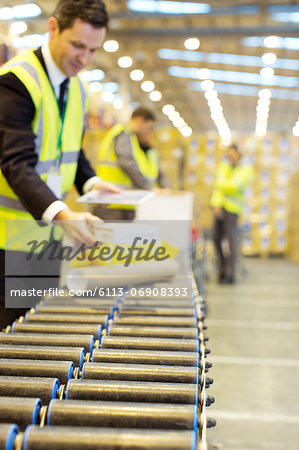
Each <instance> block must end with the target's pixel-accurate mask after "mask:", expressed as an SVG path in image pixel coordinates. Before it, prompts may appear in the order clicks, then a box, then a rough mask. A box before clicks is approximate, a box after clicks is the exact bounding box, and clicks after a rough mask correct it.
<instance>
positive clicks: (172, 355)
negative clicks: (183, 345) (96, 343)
mask: <svg viewBox="0 0 299 450" xmlns="http://www.w3.org/2000/svg"><path fill="white" fill-rule="evenodd" d="M92 361H93V362H109V363H112V362H115V363H127V364H152V365H153V364H154V365H156V364H157V365H165V366H191V367H198V366H199V353H196V352H167V351H157V350H126V349H124V350H123V349H94V351H93V354H92Z"/></svg>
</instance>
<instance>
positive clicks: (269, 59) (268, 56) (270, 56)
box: [262, 53, 277, 65]
mask: <svg viewBox="0 0 299 450" xmlns="http://www.w3.org/2000/svg"><path fill="white" fill-rule="evenodd" d="M276 59H277V57H276V55H275V53H264V54H263V56H262V61H263V63H264V64H269V65H271V64H274V63H275V62H276Z"/></svg>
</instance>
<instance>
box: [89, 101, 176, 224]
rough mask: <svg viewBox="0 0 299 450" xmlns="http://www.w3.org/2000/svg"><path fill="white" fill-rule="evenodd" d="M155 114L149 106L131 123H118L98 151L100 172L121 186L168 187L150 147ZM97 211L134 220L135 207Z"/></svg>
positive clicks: (103, 176) (124, 187) (147, 188)
mask: <svg viewBox="0 0 299 450" xmlns="http://www.w3.org/2000/svg"><path fill="white" fill-rule="evenodd" d="M154 123H155V117H154V115H153V113H152V112H151V111H150V110H148V109H146V108H141V107H140V108H138V109H137V110H136V111H134V112H133V114H132V116H131V119H130V121H129V124H128V125H124V124H117V125H115V126H114V127H112V128H111V129H110V130H109V131H108V133H107V134H106V135H105V137H104V140H103V142H102V145H101V147H100V150H99V160H98V163H99V165H98V169H97V174H98V175H99V176H100V177H101V178H102V179H103V180H109V181H112V182H113V183H115V184H116V185H118V186H119V187H121V188H122V189H145V190H149V189H152V188H153V187H155V186H159V187H161V188H169V187H170V185H169V182H168V180H167V178H166V177H165V176H164V175H163V173H162V172H161V170H160V167H159V157H158V153H157V151H156V150H154V149H153V148H152V147H151V138H152V134H153V131H154ZM94 213H95V214H97V215H98V216H99V217H101V218H103V219H107V220H133V219H134V217H135V209H134V206H132V205H129V206H123V205H110V206H109V207H108V208H102V207H101V206H99V207H96V208H95V210H94Z"/></svg>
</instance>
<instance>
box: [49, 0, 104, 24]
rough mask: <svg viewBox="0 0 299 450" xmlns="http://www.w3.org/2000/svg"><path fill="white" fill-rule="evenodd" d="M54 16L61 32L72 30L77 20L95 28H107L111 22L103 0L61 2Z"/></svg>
mask: <svg viewBox="0 0 299 450" xmlns="http://www.w3.org/2000/svg"><path fill="white" fill-rule="evenodd" d="M52 16H54V17H55V18H56V19H57V22H58V25H59V31H60V32H62V31H63V30H65V29H67V28H72V26H73V24H74V22H75V20H76V19H80V20H82V21H83V22H87V23H89V24H90V25H92V26H93V27H95V28H107V26H108V21H109V17H108V14H107V11H106V6H105V4H104V3H103V2H102V0H59V2H58V3H57V5H56V8H55V10H54V12H53V14H52Z"/></svg>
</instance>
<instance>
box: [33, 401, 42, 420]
mask: <svg viewBox="0 0 299 450" xmlns="http://www.w3.org/2000/svg"><path fill="white" fill-rule="evenodd" d="M42 405H43V404H42V401H41V399H40V398H37V399H36V402H35V405H34V408H33V411H32V425H38V424H39V413H40V410H41V407H42Z"/></svg>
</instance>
